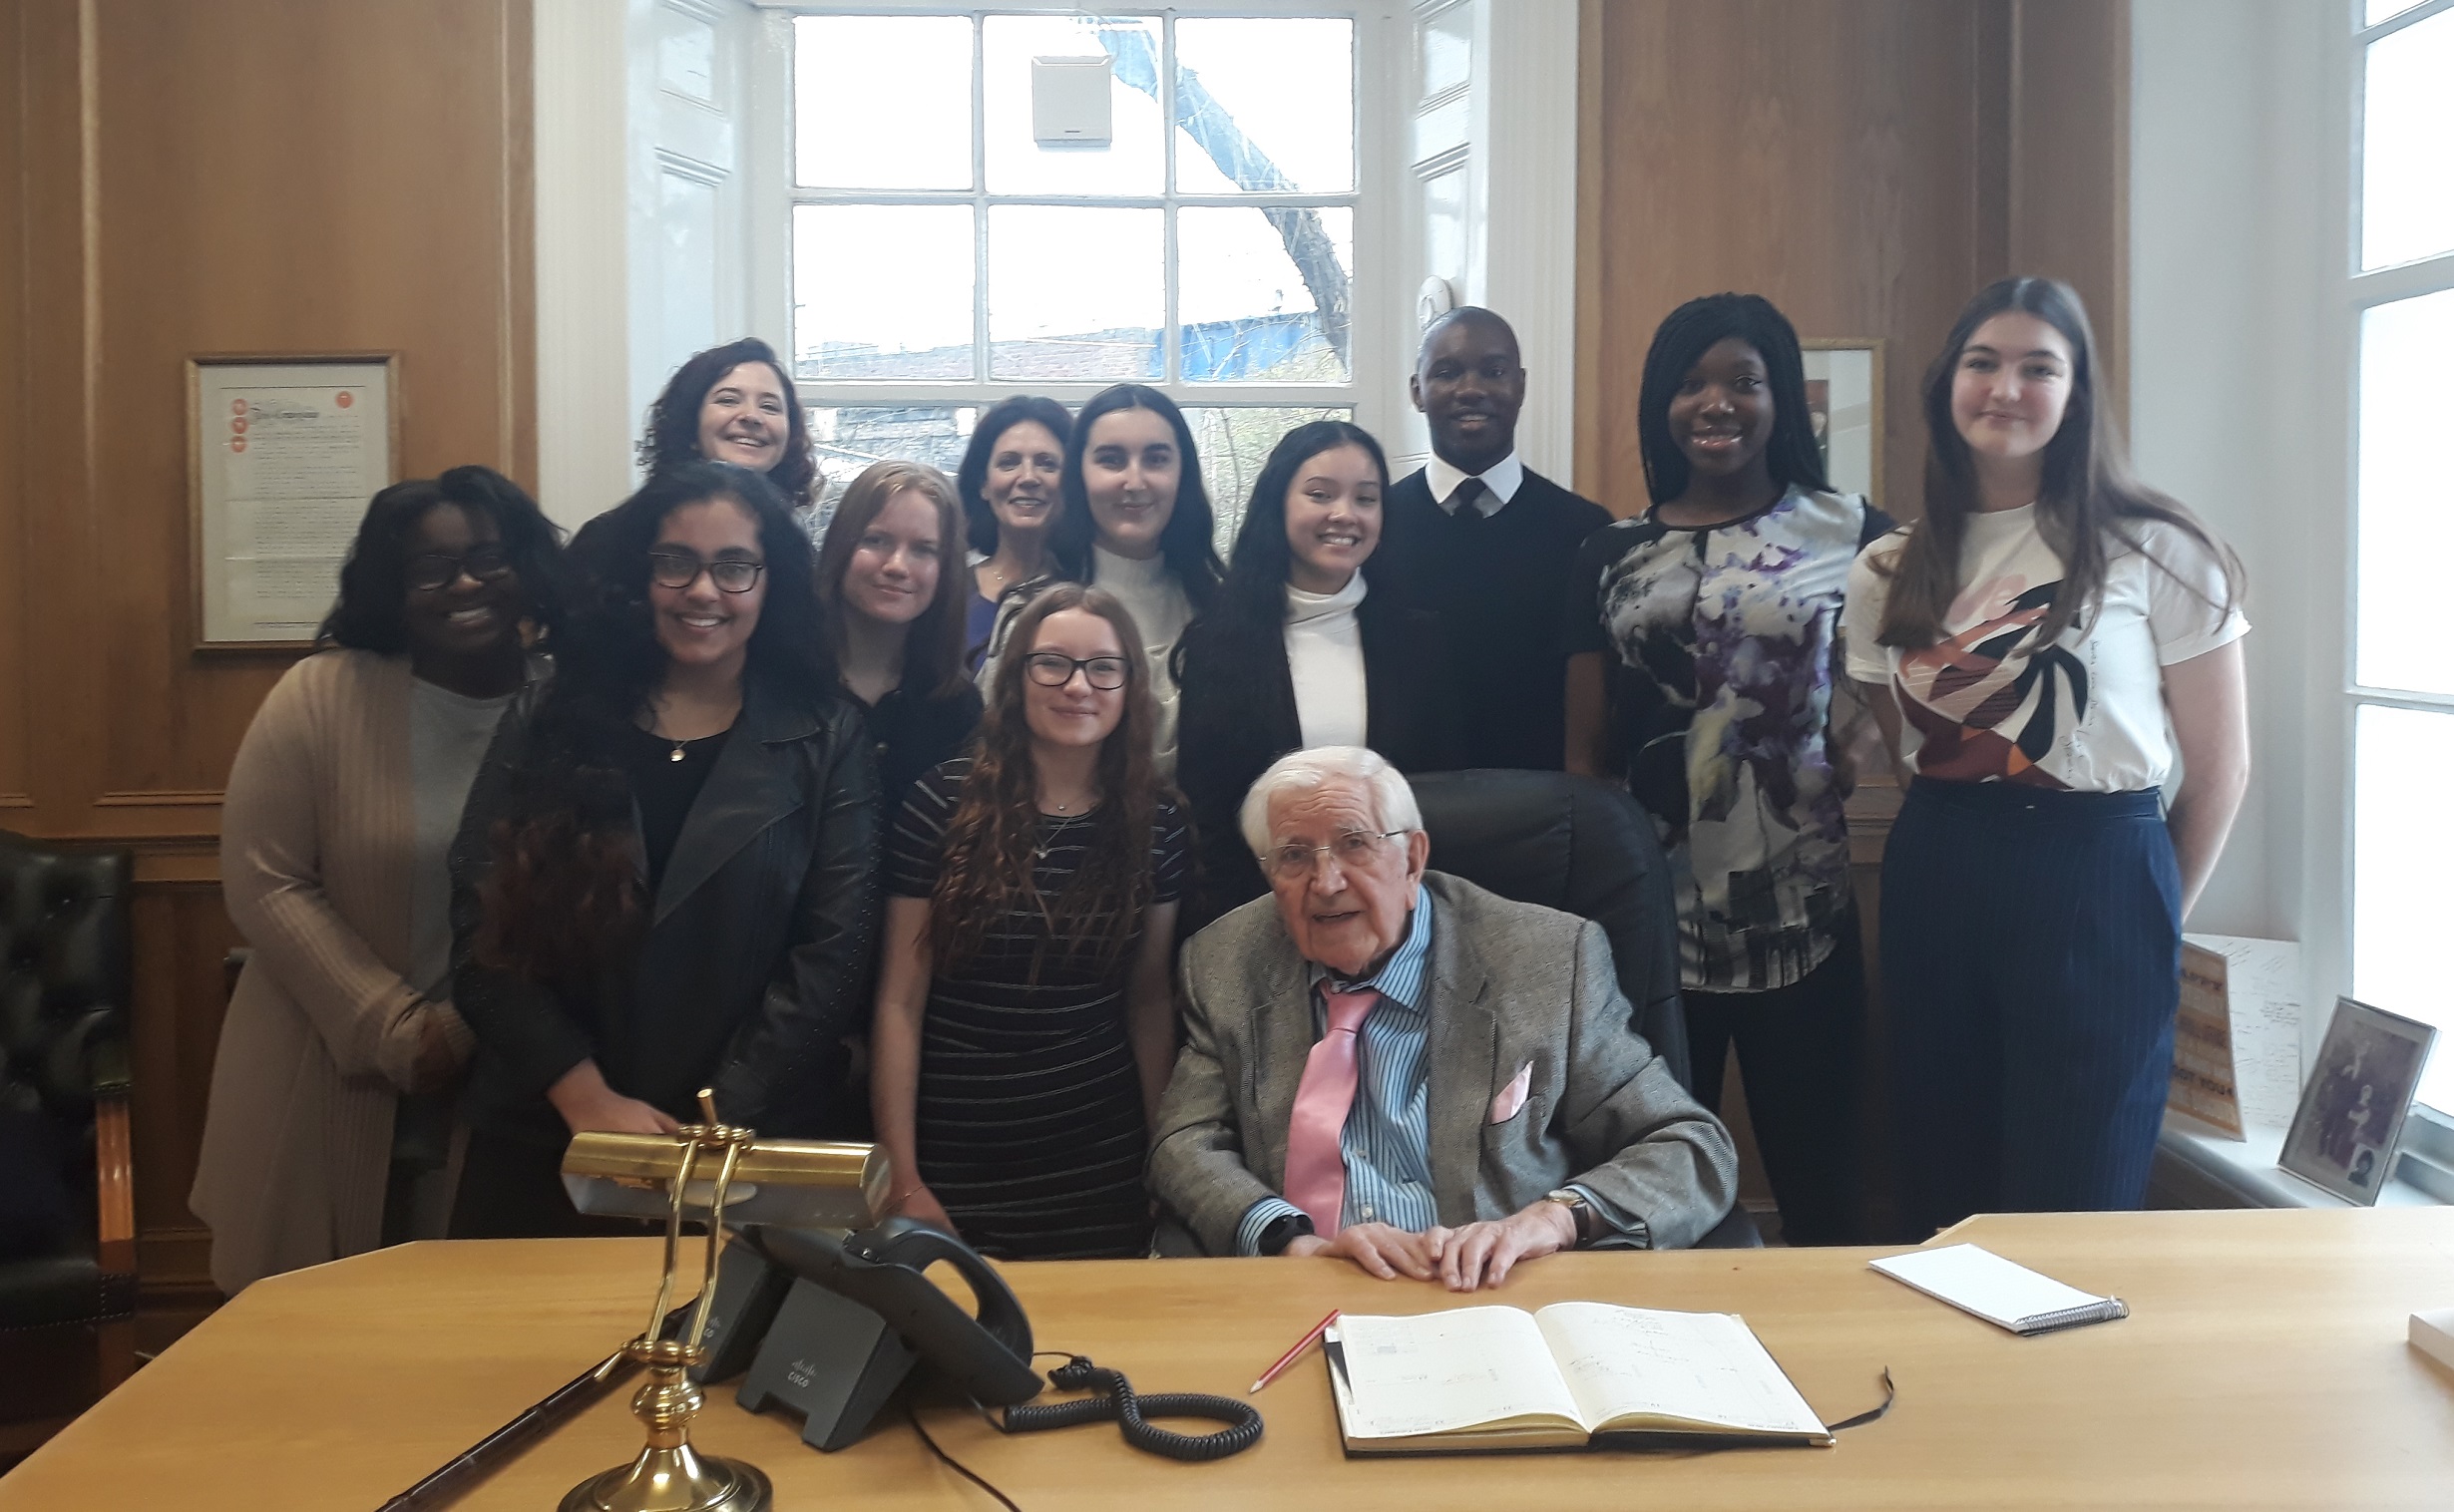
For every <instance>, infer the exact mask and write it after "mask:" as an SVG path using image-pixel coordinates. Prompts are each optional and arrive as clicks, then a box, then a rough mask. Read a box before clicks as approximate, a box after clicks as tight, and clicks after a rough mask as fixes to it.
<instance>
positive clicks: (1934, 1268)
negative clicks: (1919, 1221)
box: [1867, 1245, 2130, 1333]
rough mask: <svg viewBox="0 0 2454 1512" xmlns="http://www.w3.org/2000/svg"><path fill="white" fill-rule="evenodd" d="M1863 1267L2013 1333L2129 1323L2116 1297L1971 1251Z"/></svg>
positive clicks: (1958, 1248)
mask: <svg viewBox="0 0 2454 1512" xmlns="http://www.w3.org/2000/svg"><path fill="white" fill-rule="evenodd" d="M1867 1265H1868V1266H1870V1267H1872V1268H1873V1269H1874V1270H1877V1271H1880V1272H1882V1273H1883V1274H1884V1275H1885V1276H1888V1277H1890V1278H1891V1279H1892V1280H1893V1281H1896V1282H1900V1283H1902V1284H1903V1285H1906V1286H1911V1287H1914V1288H1916V1289H1917V1290H1918V1291H1920V1292H1923V1293H1924V1294H1925V1295H1926V1296H1928V1297H1931V1298H1933V1299H1935V1300H1936V1301H1938V1302H1947V1303H1949V1304H1950V1305H1951V1306H1953V1307H1955V1308H1957V1309H1959V1310H1960V1311H1961V1312H1963V1313H1968V1314H1973V1315H1974V1316H1976V1317H1978V1318H1982V1319H1984V1320H1985V1321H1986V1322H1987V1323H1993V1324H1995V1325H1996V1326H1998V1327H2004V1328H2008V1329H2010V1330H2011V1331H2012V1332H2014V1333H2049V1332H2051V1331H2053V1330H2054V1329H2056V1328H2075V1327H2078V1326H2079V1325H2080V1324H2081V1323H2110V1322H2112V1321H2113V1320H2114V1319H2117V1318H2128V1317H2130V1307H2129V1305H2128V1304H2126V1303H2124V1302H2123V1301H2122V1299H2120V1298H2119V1297H2098V1296H2096V1295H2094V1294H2093V1293H2088V1292H2082V1291H2080V1290H2079V1289H2078V1288H2077V1287H2066V1286H2064V1285H2063V1284H2062V1283H2060V1282H2058V1281H2056V1280H2054V1279H2053V1278H2052V1277H2050V1276H2040V1275H2038V1274H2037V1273H2036V1272H2034V1271H2031V1270H2029V1269H2028V1268H2027V1267H2026V1266H2023V1265H2019V1264H2016V1263H2014V1262H2012V1261H2008V1260H2005V1259H2003V1258H2002V1257H2001V1256H1999V1255H1996V1254H1995V1253H1993V1252H1992V1251H1991V1250H1980V1249H1978V1248H1977V1247H1976V1246H1975V1245H1946V1246H1944V1247H1943V1248H1942V1249H1939V1250H1912V1251H1910V1252H1909V1253H1908V1254H1906V1255H1892V1256H1886V1257H1885V1258H1883V1259H1881V1260H1874V1261H1868V1262H1867Z"/></svg>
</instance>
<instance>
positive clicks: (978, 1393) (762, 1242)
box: [748, 1218, 1040, 1406]
mask: <svg viewBox="0 0 2454 1512" xmlns="http://www.w3.org/2000/svg"><path fill="white" fill-rule="evenodd" d="M748 1238H749V1240H750V1242H751V1243H752V1244H754V1245H756V1246H757V1247H758V1249H759V1250H760V1251H761V1252H762V1253H764V1254H765V1255H766V1256H767V1258H768V1259H770V1260H772V1261H774V1262H776V1263H777V1264H778V1265H781V1266H783V1267H784V1268H785V1269H787V1270H789V1271H791V1272H793V1273H794V1274H795V1275H797V1276H800V1277H802V1278H804V1279H805V1280H808V1281H812V1282H815V1283H817V1284H818V1285H819V1286H822V1287H824V1288H826V1289H827V1290H828V1291H830V1292H833V1293H835V1294H836V1295H837V1296H839V1297H846V1298H850V1299H851V1300H852V1301H854V1302H856V1303H859V1304H860V1305H861V1306H862V1307H864V1308H867V1309H868V1310H869V1311H870V1312H872V1313H875V1314H877V1315H878V1317H879V1318H881V1319H883V1320H884V1321H885V1322H886V1324H887V1326H888V1327H890V1328H893V1329H894V1330H895V1332H896V1333H897V1334H899V1335H901V1337H902V1338H903V1341H904V1342H905V1343H906V1344H907V1345H909V1346H910V1347H911V1348H912V1349H913V1350H914V1352H916V1353H917V1354H918V1355H919V1356H920V1358H921V1359H922V1360H923V1361H925V1362H926V1363H927V1364H929V1365H930V1366H931V1367H933V1368H935V1369H937V1370H939V1371H941V1372H943V1373H944V1374H945V1375H947V1376H948V1377H950V1378H951V1379H952V1380H953V1381H954V1383H955V1384H956V1385H958V1386H960V1387H962V1389H963V1391H964V1393H965V1394H966V1395H969V1396H972V1397H976V1398H978V1399H979V1400H980V1401H982V1402H985V1403H987V1404H989V1405H991V1406H1006V1405H1009V1404H1011V1403H1014V1402H1019V1401H1028V1400H1030V1399H1031V1398H1032V1397H1034V1396H1036V1395H1038V1394H1039V1389H1040V1382H1039V1376H1038V1375H1037V1373H1035V1372H1034V1371H1033V1370H1032V1369H1031V1323H1030V1320H1029V1319H1028V1318H1025V1317H1023V1315H1022V1304H1021V1303H1019V1302H1017V1301H1015V1295H1014V1291H1013V1289H1012V1288H1010V1287H1008V1286H1007V1285H1006V1279H1005V1278H1004V1277H1002V1276H1000V1275H998V1274H997V1272H996V1271H994V1270H992V1269H990V1266H989V1263H988V1262H987V1261H985V1260H983V1259H981V1258H980V1254H979V1252H978V1251H976V1250H974V1249H973V1248H972V1247H971V1246H969V1245H967V1244H965V1243H964V1242H963V1241H962V1240H959V1239H957V1238H955V1237H954V1236H953V1235H951V1234H947V1233H945V1232H943V1231H941V1230H938V1229H933V1228H931V1227H929V1226H928V1225H926V1224H923V1223H918V1222H915V1221H913V1220H911V1219H906V1218H890V1219H888V1220H887V1221H886V1222H885V1223H883V1224H880V1225H879V1226H878V1227H877V1228H874V1229H867V1230H863V1231H862V1232H860V1233H857V1234H848V1235H845V1236H844V1237H843V1238H841V1239H838V1238H836V1237H835V1236H834V1235H833V1234H830V1233H828V1232H827V1231H825V1230H823V1229H753V1230H750V1231H749V1234H748ZM941 1260H943V1261H946V1262H948V1263H949V1264H951V1265H953V1266H954V1268H955V1270H956V1271H957V1272H958V1273H959V1274H961V1276H962V1277H963V1279H964V1281H965V1283H966V1284H967V1285H969V1286H970V1287H971V1289H972V1295H973V1297H974V1298H975V1299H976V1300H977V1302H978V1304H979V1309H980V1311H979V1313H978V1314H977V1316H975V1315H973V1314H970V1313H966V1312H964V1311H963V1307H962V1305H961V1304H960V1303H958V1302H956V1301H955V1299H953V1298H952V1297H949V1296H947V1295H946V1293H945V1292H944V1291H943V1290H941V1289H940V1288H939V1287H938V1285H937V1284H936V1283H935V1282H932V1281H931V1280H930V1279H929V1278H928V1277H927V1276H926V1275H924V1274H922V1273H924V1272H926V1271H927V1270H928V1269H929V1267H930V1266H932V1265H934V1264H935V1263H937V1262H938V1261H941Z"/></svg>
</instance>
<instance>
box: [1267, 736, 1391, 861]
mask: <svg viewBox="0 0 2454 1512" xmlns="http://www.w3.org/2000/svg"><path fill="white" fill-rule="evenodd" d="M1332 777H1351V778H1353V779H1355V780H1356V781H1358V782H1360V783H1363V784H1364V785H1365V786H1366V787H1369V788H1370V789H1371V790H1372V806H1373V810H1374V812H1375V813H1377V814H1378V815H1379V816H1380V819H1379V823H1380V825H1381V827H1382V828H1383V829H1389V830H1407V831H1413V830H1420V829H1422V828H1423V810H1422V808H1421V807H1419V806H1418V805H1417V804H1416V802H1415V790H1414V789H1413V788H1412V787H1410V786H1408V785H1407V780H1406V778H1405V776H1404V775H1403V774H1402V773H1400V772H1399V770H1398V769H1397V768H1396V767H1393V766H1391V765H1390V764H1389V759H1388V758H1387V757H1385V756H1383V755H1382V754H1381V753H1380V752H1378V751H1368V750H1365V749H1364V748H1363V747H1362V746H1357V745H1323V746H1315V747H1313V748H1312V749H1311V750H1309V751H1289V752H1288V753H1287V754H1286V755H1284V756H1281V757H1279V758H1278V759H1277V760H1276V761H1273V762H1271V763H1270V769H1269V770H1268V771H1266V772H1264V773H1262V774H1261V775H1260V776H1259V777H1257V778H1255V779H1254V780H1253V786H1252V790H1251V791H1250V792H1248V793H1246V794H1245V795H1244V808H1243V811H1242V812H1241V813H1239V814H1238V815H1237V816H1236V818H1237V825H1238V827H1239V828H1241V829H1242V830H1243V831H1244V843H1245V844H1246V845H1248V846H1250V847H1252V851H1253V854H1254V855H1255V856H1261V855H1264V854H1266V853H1267V852H1268V851H1269V849H1270V800H1272V799H1274V798H1276V797H1277V796H1278V795H1279V794H1281V793H1293V792H1301V791H1304V790H1306V789H1311V788H1317V787H1320V786H1321V785H1322V784H1323V783H1325V782H1327V781H1328V780H1329V779H1330V778H1332Z"/></svg>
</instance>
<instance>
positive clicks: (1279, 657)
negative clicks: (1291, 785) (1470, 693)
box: [1176, 582, 1461, 936]
mask: <svg viewBox="0 0 2454 1512" xmlns="http://www.w3.org/2000/svg"><path fill="white" fill-rule="evenodd" d="M1355 620H1356V627H1357V629H1358V630H1359V631H1360V632H1361V637H1362V640H1363V643H1364V732H1365V740H1366V742H1367V743H1368V744H1369V745H1370V746H1371V747H1372V749H1374V750H1376V751H1378V752H1380V753H1381V754H1382V755H1383V756H1386V757H1387V758H1389V763H1390V765H1392V766H1394V767H1396V768H1397V769H1398V770H1399V771H1401V772H1407V773H1410V774H1411V773H1415V772H1438V771H1446V770H1448V769H1449V768H1451V767H1455V766H1457V765H1459V759H1458V749H1459V744H1460V740H1461V735H1460V731H1459V728H1458V720H1459V711H1458V707H1457V703H1456V698H1455V695H1454V694H1453V692H1452V691H1451V688H1450V683H1449V680H1448V678H1447V676H1446V675H1445V671H1444V658H1443V656H1442V654H1441V649H1440V648H1441V633H1442V632H1441V628H1440V622H1439V620H1438V618H1437V617H1436V616H1434V615H1432V614H1430V613H1427V612H1425V611H1424V610H1422V609H1412V608H1405V607H1402V606H1400V605H1399V604H1397V603H1395V602H1393V601H1391V597H1390V595H1388V594H1386V593H1384V592H1383V591H1382V590H1381V586H1380V584H1379V583H1378V582H1375V583H1373V585H1372V587H1371V589H1370V590H1369V591H1367V592H1366V593H1365V594H1364V601H1363V602H1362V603H1361V604H1359V605H1357V606H1356V610H1355ZM1202 631H1203V626H1202V625H1201V623H1200V622H1199V621H1195V623H1194V624H1193V625H1192V626H1191V627H1190V628H1188V629H1187V630H1186V631H1185V632H1184V649H1183V656H1182V671H1181V673H1180V676H1179V686H1180V688H1181V689H1182V691H1181V693H1180V695H1179V702H1178V705H1177V715H1176V719H1177V725H1176V784H1177V786H1178V787H1180V788H1182V789H1183V791H1184V797H1185V803H1186V805H1187V807H1188V808H1189V809H1190V810H1191V811H1192V816H1193V833H1194V837H1195V841H1196V845H1197V852H1196V854H1197V855H1198V857H1199V860H1200V878H1199V883H1198V885H1197V886H1196V887H1195V888H1194V890H1193V891H1192V892H1191V893H1190V894H1189V895H1188V896H1187V898H1186V900H1185V905H1184V908H1183V910H1182V912H1181V913H1180V914H1179V916H1178V920H1177V933H1178V935H1179V936H1184V935H1190V934H1191V933H1192V932H1193V931H1195V930H1197V929H1199V928H1201V927H1202V926H1203V925H1205V924H1207V923H1209V922H1210V921H1211V920H1213V919H1216V918H1217V917H1218V916H1219V915H1221V914H1223V913H1225V912H1227V911H1228V910H1229V909H1232V908H1234V907H1235V906H1236V905H1237V904H1240V903H1243V902H1245V901H1246V900H1247V899H1252V898H1258V897H1260V896H1261V895H1262V894H1263V893H1265V892H1267V891H1269V885H1268V883H1267V881H1266V880H1265V879H1264V878H1263V877H1262V875H1261V868H1260V866H1259V864H1258V863H1256V862H1255V861H1254V859H1253V853H1252V848H1251V847H1249V846H1247V845H1246V844H1245V843H1244V835H1243V831H1242V830H1241V829H1240V828H1239V827H1238V825H1237V822H1236V821H1237V816H1238V815H1239V814H1240V813H1241V811H1242V810H1243V807H1244V795H1245V794H1246V793H1247V792H1249V791H1251V789H1252V785H1253V782H1254V779H1256V778H1258V777H1259V776H1260V775H1261V774H1262V773H1263V772H1264V771H1267V770H1268V769H1269V765H1270V763H1271V762H1273V761H1276V760H1277V759H1278V758H1279V757H1281V756H1284V755H1286V754H1287V753H1288V752H1289V751H1292V750H1294V749H1296V748H1297V747H1298V746H1299V745H1301V744H1302V742H1303V728H1302V725H1301V724H1300V722H1299V721H1298V719H1297V717H1296V710H1295V674H1294V673H1293V672H1292V671H1290V670H1289V669H1288V666H1287V642H1286V639H1285V637H1284V636H1283V635H1282V636H1281V637H1280V638H1279V639H1278V640H1277V641H1276V655H1275V656H1273V657H1272V658H1271V661H1270V664H1269V666H1268V667H1266V668H1264V669H1262V671H1261V676H1260V681H1261V683H1262V686H1263V687H1264V688H1265V689H1266V692H1265V694H1264V701H1263V703H1262V705H1261V706H1260V707H1258V708H1249V707H1242V706H1239V702H1238V700H1237V699H1235V697H1234V695H1233V694H1232V692H1231V691H1230V689H1231V688H1232V687H1233V685H1234V683H1233V681H1230V680H1227V679H1222V677H1221V676H1220V674H1219V667H1220V661H1221V658H1222V657H1223V656H1224V655H1226V654H1227V652H1226V651H1225V649H1224V648H1222V647H1220V646H1219V645H1218V644H1217V642H1216V640H1215V639H1214V638H1213V637H1211V636H1209V635H1205V634H1204V633H1203V632H1202Z"/></svg>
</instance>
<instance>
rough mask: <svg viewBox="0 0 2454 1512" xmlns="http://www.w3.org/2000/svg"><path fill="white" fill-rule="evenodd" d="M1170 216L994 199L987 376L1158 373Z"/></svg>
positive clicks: (1120, 376) (1159, 212) (1147, 375)
mask: <svg viewBox="0 0 2454 1512" xmlns="http://www.w3.org/2000/svg"><path fill="white" fill-rule="evenodd" d="M1164 213H1165V212H1164V211H1162V210H1155V209H1114V208H1106V207H1090V206H1084V207H1074V206H1069V205H1044V204H1001V205H996V206H993V207H992V208H991V209H990V211H989V351H990V356H989V373H990V376H991V377H993V378H998V379H1008V378H1023V379H1035V378H1108V379H1123V378H1140V379H1151V378H1156V377H1158V376H1159V371H1160V369H1159V362H1160V357H1159V329H1160V325H1161V323H1162V322H1163V321H1164V320H1165V318H1166V317H1165V314H1164V306H1165V303H1166V290H1165V288H1164V285H1163V281H1162V274H1161V262H1162V260H1163V258H1164V255H1165V248H1164V245H1163V241H1162V237H1163V235H1164V231H1165V227H1164V224H1163V221H1162V219H1161V217H1162V216H1163V215H1164Z"/></svg>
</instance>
